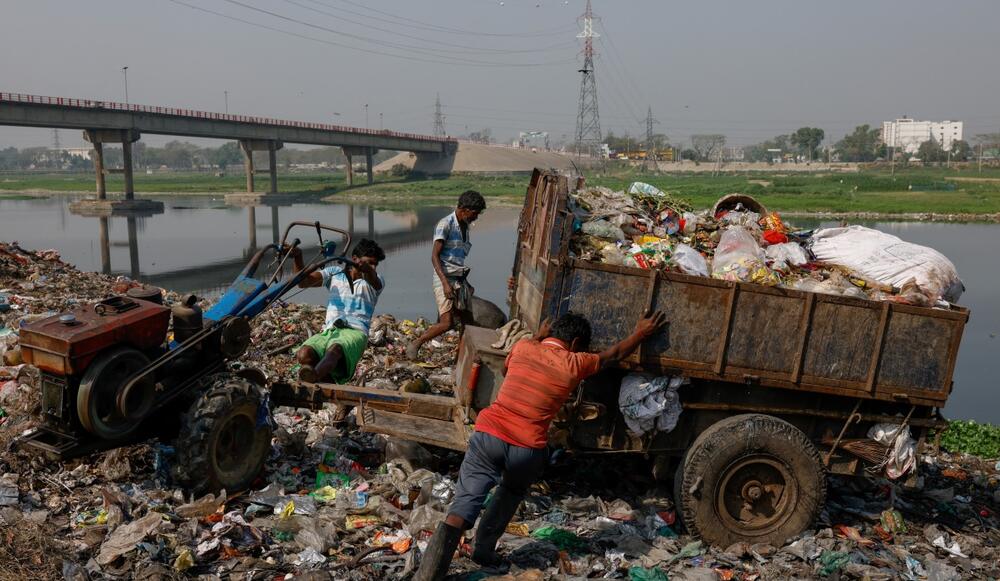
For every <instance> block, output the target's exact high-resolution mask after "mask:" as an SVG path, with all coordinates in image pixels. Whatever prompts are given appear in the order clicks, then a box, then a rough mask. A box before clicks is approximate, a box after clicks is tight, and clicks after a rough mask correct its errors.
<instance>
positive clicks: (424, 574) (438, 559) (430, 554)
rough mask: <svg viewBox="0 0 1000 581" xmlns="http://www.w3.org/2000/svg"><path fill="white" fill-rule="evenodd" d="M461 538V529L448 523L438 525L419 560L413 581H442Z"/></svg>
mask: <svg viewBox="0 0 1000 581" xmlns="http://www.w3.org/2000/svg"><path fill="white" fill-rule="evenodd" d="M461 538H462V529H459V528H455V527H453V526H451V525H449V524H448V523H441V524H439V525H438V527H437V530H436V531H434V536H432V537H431V540H430V542H429V543H428V544H427V550H426V551H424V555H423V557H421V559H420V568H419V569H417V574H416V575H414V576H413V581H440V580H441V579H444V578H445V576H446V575H448V566H449V565H451V558H452V557H453V556H454V555H455V549H457V548H458V541H459V539H461Z"/></svg>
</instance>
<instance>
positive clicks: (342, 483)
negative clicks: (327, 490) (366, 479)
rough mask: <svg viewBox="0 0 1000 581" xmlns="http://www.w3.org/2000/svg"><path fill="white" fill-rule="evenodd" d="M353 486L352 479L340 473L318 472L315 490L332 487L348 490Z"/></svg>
mask: <svg viewBox="0 0 1000 581" xmlns="http://www.w3.org/2000/svg"><path fill="white" fill-rule="evenodd" d="M350 484H351V477H350V476H348V475H346V474H341V473H340V472H317V473H316V486H315V488H323V487H324V486H332V487H334V488H347V487H348V486H349V485H350Z"/></svg>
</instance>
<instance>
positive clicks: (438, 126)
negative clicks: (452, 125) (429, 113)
mask: <svg viewBox="0 0 1000 581" xmlns="http://www.w3.org/2000/svg"><path fill="white" fill-rule="evenodd" d="M445 135H447V134H446V133H445V132H444V114H443V113H441V93H438V96H437V101H435V102H434V136H435V137H444V136H445Z"/></svg>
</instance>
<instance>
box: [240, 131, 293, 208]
mask: <svg viewBox="0 0 1000 581" xmlns="http://www.w3.org/2000/svg"><path fill="white" fill-rule="evenodd" d="M284 145H285V144H284V143H282V142H280V141H278V140H277V139H241V140H240V149H241V150H242V151H243V167H244V169H245V170H246V174H247V193H248V194H252V193H253V188H254V183H253V176H254V174H255V173H256V170H255V169H254V165H253V152H255V151H266V152H267V161H268V167H267V172H268V173H269V174H270V178H271V191H270V193H272V194H276V193H278V150H279V149H281V148H282V147H284Z"/></svg>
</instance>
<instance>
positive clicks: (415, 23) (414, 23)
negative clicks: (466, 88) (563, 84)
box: [309, 0, 574, 38]
mask: <svg viewBox="0 0 1000 581" xmlns="http://www.w3.org/2000/svg"><path fill="white" fill-rule="evenodd" d="M309 1H310V2H313V3H314V4H321V5H324V6H329V7H331V8H332V6H330V5H329V4H326V3H324V2H319V1H318V0H309ZM340 1H341V2H343V3H345V4H350V5H352V6H357V7H358V8H363V9H364V10H368V11H371V12H374V13H376V14H382V15H384V16H388V17H390V18H392V19H393V20H397V21H401V22H402V23H403V24H406V25H408V26H410V27H412V28H420V29H423V30H430V31H434V32H444V33H448V34H464V35H467V36H496V37H507V38H529V37H539V36H558V35H560V34H563V33H566V32H569V31H571V30H574V28H573V27H561V28H557V29H551V30H539V31H535V32H520V33H518V32H485V31H473V30H463V29H460V28H452V27H448V26H441V25H439V24H432V23H429V22H423V21H420V20H416V19H413V18H408V17H404V16H398V15H396V14H393V13H391V12H386V11H385V10H379V9H377V8H372V7H370V6H366V5H364V4H362V3H360V2H353V1H351V0H340ZM340 10H344V11H345V12H347V10H345V9H343V8H341V9H340ZM350 14H354V15H355V16H361V17H363V18H370V19H373V20H381V21H382V22H389V21H386V20H384V19H378V18H377V17H374V16H366V15H364V14H361V13H359V12H353V11H351V12H350Z"/></svg>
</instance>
